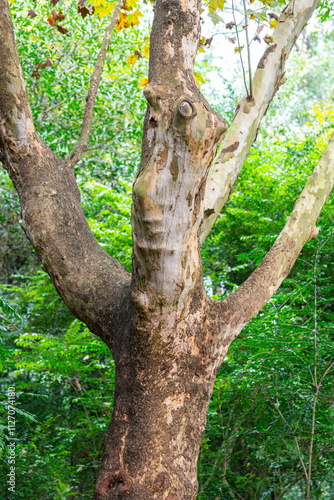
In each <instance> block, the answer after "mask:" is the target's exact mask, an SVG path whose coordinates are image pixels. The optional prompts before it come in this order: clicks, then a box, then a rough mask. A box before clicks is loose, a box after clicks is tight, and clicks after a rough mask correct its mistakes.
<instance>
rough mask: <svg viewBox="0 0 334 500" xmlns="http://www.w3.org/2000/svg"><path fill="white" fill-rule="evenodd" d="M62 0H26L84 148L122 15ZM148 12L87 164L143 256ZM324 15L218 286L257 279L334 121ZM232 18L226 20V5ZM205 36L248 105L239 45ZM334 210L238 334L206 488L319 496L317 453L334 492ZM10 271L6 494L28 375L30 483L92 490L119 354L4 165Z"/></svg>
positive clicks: (49, 115)
mask: <svg viewBox="0 0 334 500" xmlns="http://www.w3.org/2000/svg"><path fill="white" fill-rule="evenodd" d="M52 3H53V2H52ZM52 3H50V2H49V1H43V0H36V1H33V0H31V1H30V2H27V1H23V0H15V2H14V3H13V5H12V13H13V17H14V23H15V27H16V37H17V43H18V48H19V52H20V57H21V61H22V65H23V70H24V76H25V78H26V82H27V85H28V90H29V93H30V96H31V106H32V113H33V117H34V120H35V124H36V127H37V130H38V132H39V134H40V135H41V137H42V139H43V140H44V141H45V142H46V143H47V144H49V145H50V147H51V148H52V149H54V151H55V152H56V153H57V154H58V155H60V156H66V155H67V154H68V153H69V151H70V150H71V149H72V147H73V145H74V143H75V141H76V139H77V138H78V136H79V134H80V126H81V123H82V115H83V111H84V104H85V99H84V97H85V95H86V92H87V88H88V85H89V78H90V75H91V72H92V71H93V68H94V61H95V60H96V57H97V53H98V50H99V47H100V43H101V40H102V37H103V31H104V28H105V26H106V23H107V16H103V15H101V16H100V15H94V16H90V15H88V16H85V17H84V18H83V17H82V16H81V15H78V12H77V5H76V4H75V3H74V2H67V1H65V0H61V1H60V2H58V4H57V12H58V11H62V12H63V13H64V14H65V18H64V19H62V20H61V21H62V22H61V23H58V24H59V25H61V27H62V30H59V29H55V26H54V24H55V23H53V24H52V22H51V21H50V16H51V17H52V14H51V12H52V10H53V6H52ZM56 3H57V2H56ZM30 4H31V5H30ZM143 12H144V16H143V20H142V22H141V24H140V25H135V26H133V27H131V28H128V29H120V30H116V31H115V33H114V35H113V38H112V41H111V46H110V50H109V54H108V56H107V60H106V64H105V68H104V73H103V78H102V81H101V84H100V89H99V93H98V97H97V102H96V106H95V112H94V119H93V126H92V132H91V136H90V142H89V147H88V150H87V151H86V153H85V155H84V158H83V159H82V161H81V162H80V163H79V164H78V165H77V166H76V167H75V174H76V178H77V181H78V184H79V186H80V189H81V193H82V204H83V207H84V211H85V214H86V217H87V219H88V221H89V225H90V227H91V228H92V230H93V232H94V234H95V236H96V237H97V239H98V241H99V243H100V244H101V245H102V247H103V248H104V249H105V250H106V251H107V252H109V253H110V254H111V255H112V256H114V257H116V258H117V259H118V260H119V261H120V262H121V264H122V265H123V266H124V267H125V268H126V269H127V270H129V271H130V270H131V224H130V209H131V188H132V183H133V181H134V179H135V176H136V172H137V168H138V164H139V161H140V149H141V134H142V123H143V118H144V114H145V110H146V101H145V99H144V96H143V93H142V88H143V86H144V85H145V78H146V76H147V66H148V54H149V23H150V14H149V7H148V6H146V5H144V6H143ZM259 12H260V11H259ZM140 13H141V12H140ZM35 14H37V15H35ZM317 16H318V17H317V19H316V20H315V21H314V22H312V24H311V25H310V26H308V27H306V29H305V30H304V32H303V36H302V37H301V38H300V40H299V41H298V42H297V44H296V46H295V49H294V50H293V53H292V55H291V57H290V59H289V62H288V65H287V83H286V84H285V85H284V86H283V87H282V88H281V89H280V90H279V92H278V94H277V96H276V97H275V100H274V102H273V103H272V104H271V106H270V108H269V111H268V113H267V115H266V117H265V119H264V121H263V123H262V125H261V128H260V132H259V134H258V137H257V139H256V141H255V143H254V145H253V148H252V150H251V154H250V155H249V157H248V160H247V162H246V164H245V166H244V169H243V172H242V174H241V176H240V178H239V180H238V185H237V186H236V189H235V191H234V193H233V195H232V196H231V198H230V201H229V202H228V204H227V205H226V207H225V208H224V211H223V213H222V214H221V217H220V218H219V220H218V222H217V223H216V225H215V227H214V229H213V231H212V232H211V234H210V236H209V237H208V238H207V240H206V242H205V244H204V246H203V248H202V259H203V267H204V277H205V283H206V287H207V292H208V294H209V295H210V296H211V297H213V298H215V299H217V300H220V299H222V298H224V297H226V296H227V295H228V294H229V293H231V291H233V290H234V289H235V288H236V287H237V286H238V285H239V284H240V283H242V282H243V281H244V280H245V279H246V278H247V277H248V276H249V275H250V273H251V272H252V271H253V270H254V268H255V267H256V266H257V265H258V263H259V262H260V261H261V259H262V258H263V256H264V255H265V253H266V252H267V251H268V250H269V249H270V247H271V245H272V243H273V242H274V240H275V238H276V237H277V235H278V234H279V232H280V230H281V228H282V227H283V225H284V222H285V220H286V218H287V217H288V215H289V214H290V212H291V210H292V207H293V204H294V201H295V199H296V198H297V196H298V195H299V193H300V191H301V189H302V187H303V186H304V184H305V182H306V180H307V178H308V177H309V175H310V173H311V172H312V170H313V168H314V166H315V165H316V163H317V161H318V160H319V158H320V156H321V153H322V151H323V150H324V148H325V146H326V144H327V142H328V139H329V137H330V134H331V133H332V131H333V127H334V125H333V118H334V105H333V93H334V74H333V71H332V59H333V54H334V33H333V24H332V20H331V16H332V13H331V7H330V5H328V4H322V6H321V7H320V9H318V11H317ZM140 17H141V16H140ZM48 18H49V19H48ZM206 22H209V20H206ZM220 31H221V32H223V33H225V32H226V29H225V25H224V24H223V23H222V24H221V30H220ZM204 43H205V40H204V41H203V44H202V50H200V53H199V55H198V60H197V63H196V64H197V68H196V76H197V80H198V83H199V84H200V85H201V90H202V91H203V93H204V94H205V95H206V96H208V100H209V101H210V104H211V105H213V107H214V108H215V109H216V110H217V111H218V112H219V113H221V114H222V115H223V116H224V117H227V119H228V120H229V122H230V121H231V120H232V117H233V111H234V109H235V104H236V103H237V102H238V100H240V98H241V96H242V95H243V94H244V88H243V80H242V72H241V66H240V59H239V54H238V51H236V53H235V59H234V60H235V63H234V64H231V62H230V61H231V59H230V60H229V63H228V65H229V71H226V70H225V69H224V62H225V67H226V65H227V63H226V58H225V59H224V58H223V57H222V58H220V54H223V53H224V52H225V48H224V47H225V46H226V44H229V43H230V44H231V42H229V41H227V40H226V36H225V35H224V34H222V35H221V36H214V38H213V40H212V42H211V46H210V44H206V45H204ZM254 43H255V42H254ZM232 45H233V44H232ZM263 45H264V42H263V41H262V46H263ZM262 49H263V47H262ZM233 51H235V48H234V47H233ZM244 57H246V56H244ZM255 57H256V56H255ZM111 207H112V208H111ZM333 220H334V206H333V197H331V198H330V199H329V200H328V202H327V204H326V205H325V208H324V210H323V212H322V215H321V218H320V219H319V221H318V227H319V229H320V232H319V236H318V238H317V239H316V240H312V241H311V242H309V243H308V244H307V245H306V247H305V248H304V250H303V252H302V253H301V255H300V257H299V259H298V261H297V263H296V265H295V266H294V268H293V270H292V272H291V273H290V275H289V278H288V279H286V280H285V282H284V283H283V285H282V286H281V288H280V290H279V291H278V292H277V293H276V294H275V295H274V297H273V298H272V300H271V301H270V302H269V304H268V305H267V306H266V307H265V309H264V310H263V311H261V313H259V314H258V315H257V316H256V317H255V318H254V319H253V320H252V321H251V322H250V323H249V325H248V326H247V327H246V328H245V329H244V330H243V332H242V333H241V334H240V335H239V337H238V338H237V340H235V341H234V342H233V344H232V346H231V348H230V350H229V353H228V356H227V358H226V360H225V362H224V363H223V365H222V367H221V369H220V371H219V376H218V378H217V380H216V384H215V389H214V394H213V397H212V401H211V404H210V408H209V413H208V421H207V428H206V433H205V436H204V439H203V442H202V447H201V453H200V458H199V485H200V488H199V494H198V499H201V500H204V499H206V500H213V499H228V500H230V499H241V500H251V499H254V500H260V499H265V498H268V499H271V500H279V499H284V500H293V499H297V498H305V494H306V476H307V475H306V474H305V469H306V470H308V468H309V465H310V462H311V498H314V499H316V498H321V499H329V500H330V499H332V500H333V498H334V495H333V491H334V425H333V422H334V403H333V399H334V397H333V396H334V379H333V371H332V370H331V368H330V367H331V364H332V363H333V362H334V331H333V322H334V300H333V295H334V282H333V274H334V272H333V271H334V236H333V229H334V226H333ZM0 283H1V285H0V333H1V343H0V357H1V370H2V372H1V394H2V396H1V397H2V399H1V402H0V404H1V406H0V409H1V411H2V413H1V415H2V420H1V422H0V424H1V427H0V431H1V434H0V442H1V443H0V444H1V450H2V451H1V455H0V463H1V465H0V498H1V499H2V498H3V499H6V498H9V497H8V496H6V495H8V491H7V487H6V479H7V478H6V474H7V472H8V471H7V464H6V454H5V449H6V445H7V438H8V435H7V434H8V433H7V424H6V421H5V417H6V405H7V398H6V390H7V387H8V386H15V388H16V396H17V399H16V406H17V415H16V419H17V437H18V441H17V447H16V451H17V462H16V467H17V488H16V489H17V491H16V494H15V498H24V499H27V498H29V500H42V499H43V500H56V499H57V500H58V499H64V498H70V497H72V498H77V499H90V498H92V494H93V486H94V483H95V479H96V474H97V471H98V467H99V464H100V460H101V445H102V442H103V437H104V433H105V431H106V428H107V426H108V423H109V420H110V415H111V411H112V399H113V384H114V364H113V360H112V359H111V357H110V353H109V350H108V349H107V348H106V347H105V346H104V344H103V343H102V341H100V340H99V339H98V338H97V337H95V336H94V335H93V334H91V333H90V332H89V331H88V330H87V328H85V326H84V325H83V324H81V323H80V322H79V321H78V320H76V319H75V318H74V317H73V316H71V313H70V312H69V311H68V310H67V308H66V306H65V305H64V304H63V302H62V301H61V299H60V298H59V297H58V295H57V293H56V292H55V291H54V288H53V286H52V284H51V281H50V279H49V277H48V276H47V275H46V274H45V273H44V271H43V270H42V268H41V266H40V263H39V262H38V260H37V258H36V256H35V254H34V252H33V251H32V249H31V247H30V245H29V243H28V241H27V239H26V237H25V235H24V232H23V230H22V228H21V226H20V209H19V203H18V199H17V195H16V193H15V191H14V189H13V186H12V184H11V181H10V180H9V177H8V176H7V174H6V172H5V171H4V170H3V169H2V170H0ZM315 373H317V374H318V380H320V381H321V383H320V385H319V384H318V386H316V384H315V379H316V377H315ZM322 376H323V377H322ZM312 429H313V431H314V432H313V433H312ZM312 434H313V443H312V444H311V441H312Z"/></svg>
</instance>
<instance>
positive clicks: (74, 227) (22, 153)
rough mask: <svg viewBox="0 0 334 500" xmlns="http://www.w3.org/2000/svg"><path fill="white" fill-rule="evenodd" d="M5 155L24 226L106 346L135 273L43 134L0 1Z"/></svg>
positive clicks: (67, 298) (73, 306) (0, 120)
mask: <svg viewBox="0 0 334 500" xmlns="http://www.w3.org/2000/svg"><path fill="white" fill-rule="evenodd" d="M0 47H1V51H0V161H2V162H3V164H4V167H5V168H6V169H7V170H8V173H9V175H10V177H11V179H12V181H13V184H14V186H15V188H16V190H17V192H18V194H19V198H20V203H21V208H22V225H23V228H24V230H25V232H26V234H27V236H28V238H29V240H30V242H31V244H32V245H33V247H34V249H35V250H36V253H37V255H38V257H39V258H40V260H41V261H42V263H43V267H44V269H45V270H46V272H47V273H48V274H49V275H50V277H51V279H52V281H53V283H54V285H55V288H56V290H57V292H58V293H59V295H60V296H61V297H62V299H63V300H64V302H65V303H66V305H67V306H68V307H69V309H70V310H71V311H72V313H73V314H74V315H75V316H76V317H77V318H79V319H80V320H82V321H84V322H85V323H86V324H87V325H88V327H89V328H90V329H91V330H92V331H93V332H94V333H96V334H97V335H99V336H100V337H101V338H102V339H103V340H105V341H106V342H107V343H108V345H110V344H111V340H112V339H111V332H113V331H115V329H116V328H117V324H118V323H122V321H124V318H121V317H119V315H120V313H119V311H120V310H121V304H122V305H123V306H124V305H125V308H126V309H127V313H126V315H127V317H130V316H131V314H130V312H129V308H131V300H130V277H129V275H128V273H126V272H125V271H124V270H123V269H122V268H121V266H120V264H119V263H118V262H117V261H116V260H115V259H113V258H111V257H110V256H109V255H108V254H107V253H106V252H105V251H104V250H103V249H102V248H101V247H100V246H99V244H98V243H97V241H96V239H95V237H94V235H93V233H92V232H91V230H90V228H89V226H88V224H87V221H86V219H85V216H84V213H83V210H82V207H81V205H80V192H79V189H78V187H77V185H76V181H75V177H74V174H73V171H72V170H71V169H70V168H69V167H68V166H67V165H66V164H65V163H64V162H63V161H62V160H60V159H59V158H57V157H56V155H55V154H54V153H53V151H52V150H51V149H50V148H48V147H47V146H46V145H45V144H44V142H43V141H42V140H41V139H40V137H39V136H38V134H37V132H36V130H35V127H34V124H33V121H32V115H31V111H30V106H29V101H28V94H27V91H26V87H25V82H24V79H23V75H22V69H21V65H20V60H19V56H18V52H17V48H16V43H15V38H14V31H13V25H12V19H11V13H10V7H9V3H8V0H0Z"/></svg>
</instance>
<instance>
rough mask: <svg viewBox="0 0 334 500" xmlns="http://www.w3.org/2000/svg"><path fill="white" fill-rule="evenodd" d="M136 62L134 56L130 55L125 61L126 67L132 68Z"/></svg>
mask: <svg viewBox="0 0 334 500" xmlns="http://www.w3.org/2000/svg"><path fill="white" fill-rule="evenodd" d="M136 62H137V57H136V56H135V55H134V54H131V56H129V57H128V58H127V60H126V65H127V67H129V66H133V65H134V64H135V63H136Z"/></svg>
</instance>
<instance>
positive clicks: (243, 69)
mask: <svg viewBox="0 0 334 500" xmlns="http://www.w3.org/2000/svg"><path fill="white" fill-rule="evenodd" d="M232 13H233V20H234V25H235V32H236V35H237V40H238V47H239V56H240V62H241V68H242V74H243V78H244V84H245V89H246V93H247V97H248V98H249V93H248V87H247V82H246V72H245V68H244V62H243V59H242V54H241V45H240V40H239V31H238V28H237V21H236V18H235V12H234V1H233V0H232Z"/></svg>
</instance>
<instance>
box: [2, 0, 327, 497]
mask: <svg viewBox="0 0 334 500" xmlns="http://www.w3.org/2000/svg"><path fill="white" fill-rule="evenodd" d="M317 4H318V1H317V0H316V1H312V0H292V2H291V3H290V4H289V5H287V6H286V7H285V8H284V10H283V11H282V13H281V16H280V18H279V22H278V25H277V28H276V29H275V32H274V34H273V37H272V38H270V37H269V39H268V40H267V42H268V47H267V48H266V50H265V52H264V54H263V57H262V58H261V60H260V62H259V64H258V68H257V70H256V72H255V74H254V77H253V81H252V85H250V87H249V90H247V94H246V96H245V97H244V98H243V99H242V101H241V102H240V104H239V105H238V107H237V110H236V114H235V116H234V119H233V122H232V125H231V126H230V128H229V130H228V131H227V125H226V123H225V121H224V120H223V118H221V117H220V116H219V115H218V114H217V113H216V112H214V111H213V110H212V108H211V107H210V105H209V104H208V102H207V101H206V100H205V98H204V97H203V95H202V94H201V92H200V90H199V88H198V86H197V84H196V81H195V77H194V72H193V66H194V59H195V55H196V52H197V49H198V45H199V43H200V4H197V3H193V4H192V3H189V4H188V3H187V2H183V1H180V2H179V1H169V0H166V1H164V2H162V1H159V2H157V4H156V7H155V15H154V22H153V26H152V32H151V45H150V65H149V84H148V85H147V86H146V88H145V91H144V92H145V97H146V99H147V102H148V107H147V112H146V117H145V121H144V128H143V144H142V161H141V166H140V169H139V173H138V177H137V180H136V182H135V184H134V188H133V205H132V224H133V256H132V263H133V271H132V275H131V276H130V274H129V273H127V272H126V271H125V270H124V269H123V268H122V267H121V265H120V264H119V263H118V262H117V261H116V260H115V259H113V258H111V257H110V256H109V255H108V254H107V253H106V252H105V251H104V250H103V249H102V248H101V247H100V246H99V245H98V243H97V241H96V239H95V238H94V236H93V234H92V232H91V230H90V228H89V226H88V224H87V222H86V220H85V217H84V214H83V211H82V208H81V205H80V193H79V190H78V187H77V185H76V181H75V177H74V174H73V171H72V167H73V166H74V165H75V164H76V163H77V162H78V161H79V159H80V157H81V154H82V153H83V152H84V150H85V148H86V147H87V143H88V138H89V130H90V125H91V120H92V114H93V107H94V102H95V97H96V93H97V88H98V83H99V80H100V77H101V72H102V67H103V61H104V57H105V54H106V52H107V50H108V45H109V41H110V37H111V34H112V31H113V29H114V26H115V24H116V22H117V18H118V15H119V12H120V9H121V2H120V1H118V2H117V3H116V5H115V7H114V10H113V13H112V17H111V21H110V24H109V25H108V27H107V30H106V33H105V38H104V40H103V43H102V47H101V51H100V54H99V57H98V61H97V65H96V68H95V71H94V73H93V75H92V78H91V86H90V89H89V92H88V95H87V106H86V110H85V116H84V119H83V127H82V134H81V137H80V139H79V141H78V143H77V145H76V147H75V148H74V149H73V151H72V152H71V154H70V155H69V157H68V158H67V159H66V160H65V161H64V160H62V159H60V158H58V157H57V156H56V155H55V154H54V153H53V151H52V150H51V149H50V148H48V146H47V145H46V144H45V143H44V142H43V141H42V140H41V138H40V137H39V136H38V134H37V132H36V130H35V128H34V124H33V121H32V117H31V112H30V108H29V101H28V95H27V91H26V88H25V84H24V79H23V76H22V70H21V66H20V61H19V57H18V53H17V48H16V44H15V39H14V32H13V26H12V21H11V13H10V6H9V3H8V0H0V38H1V41H0V43H1V45H0V46H1V47H3V49H2V52H1V54H0V81H1V90H0V120H1V129H0V130H1V135H0V159H1V161H2V163H3V165H4V167H5V168H6V169H7V170H8V172H9V175H10V177H11V179H12V181H13V184H14V186H15V188H16V190H17V192H18V194H19V198H20V203H21V208H22V224H23V227H24V229H25V232H26V234H27V236H28V238H29V240H30V242H31V243H32V245H33V247H34V249H35V251H36V253H37V255H38V257H39V258H40V260H41V261H42V263H43V267H44V269H45V270H46V271H47V273H48V274H49V275H50V277H51V279H52V281H53V283H54V286H55V288H56V290H57V292H58V293H59V295H60V296H61V297H62V299H63V300H64V302H65V304H66V305H67V306H68V308H69V309H70V310H71V311H72V313H73V314H74V315H75V316H76V317H77V318H79V319H80V320H81V321H83V322H84V323H85V324H86V325H87V326H88V328H89V329H90V330H91V331H92V332H93V333H95V334H96V335H98V336H99V337H100V338H101V339H102V340H103V341H104V342H105V343H106V344H107V346H108V347H109V349H110V350H111V352H112V355H113V357H114V360H115V364H116V382H115V383H116V386H115V400H114V409H113V415H112V420H111V424H110V427H109V429H108V432H107V435H106V439H105V444H104V452H103V459H102V465H101V470H100V474H99V477H98V479H97V484H96V491H95V497H94V498H95V499H96V500H104V499H107V498H132V499H139V498H140V499H161V498H165V499H169V500H173V499H175V500H176V499H189V500H190V499H193V498H195V496H196V492H197V478H196V462H197V457H198V452H199V446H200V443H201V438H202V434H203V432H204V428H205V421H206V413H207V409H208V404H209V400H210V397H211V393H212V390H213V385H214V381H215V376H216V374H217V370H218V368H219V366H220V365H221V363H222V361H223V360H224V358H225V356H226V353H227V351H228V348H229V346H230V344H231V342H232V341H233V340H234V339H235V338H236V337H237V335H238V334H239V333H240V331H241V330H242V329H243V327H244V326H245V325H246V324H247V323H248V322H249V321H250V319H251V318H252V317H253V316H254V315H256V314H257V312H258V311H259V310H260V309H261V308H262V307H263V306H264V305H265V304H266V303H267V302H268V300H269V299H270V298H271V297H272V295H273V294H274V292H275V291H276V290H277V289H278V288H279V286H280V285H281V283H282V282H283V280H284V279H285V278H286V276H287V275H288V273H289V271H290V270H291V268H292V266H293V264H294V262H295V260H296V259H297V257H298V255H299V252H300V251H301V249H302V247H303V245H304V244H305V243H306V242H307V241H308V240H309V239H311V238H315V237H316V236H317V229H316V226H315V223H316V220H317V218H318V216H319V215H320V212H321V209H322V207H323V205H324V203H325V200H326V198H327V196H328V195H329V193H330V191H331V188H332V186H333V182H334V165H333V162H334V151H333V143H334V138H333V137H332V139H331V140H330V142H329V145H328V147H327V148H326V151H325V153H324V154H323V156H322V158H321V160H320V161H319V163H318V165H317V166H316V168H315V169H314V171H313V174H312V175H311V177H310V179H309V180H308V182H307V184H306V186H305V188H304V190H303V192H302V193H301V195H300V197H299V198H298V199H297V201H296V203H295V206H294V209H293V212H292V214H291V216H290V217H289V218H288V220H287V222H286V224H285V226H284V228H283V230H282V232H281V233H280V235H279V236H278V238H277V240H276V242H275V243H274V245H273V247H272V248H271V250H270V251H269V252H268V253H267V255H266V256H265V257H264V259H263V260H262V262H261V264H260V265H259V266H258V268H257V269H256V270H255V271H254V272H253V273H252V274H251V276H250V277H249V278H248V279H247V280H246V281H245V282H244V283H243V284H242V285H241V286H240V287H239V288H238V289H237V290H236V291H235V292H234V293H232V294H231V295H229V296H228V297H227V298H226V299H224V300H222V301H213V300H211V299H209V298H208V297H207V295H206V293H205V289H204V284H203V280H202V266H201V257H200V243H201V242H203V241H204V239H205V237H206V236H207V234H209V232H210V230H211V228H212V226H213V224H214V222H215V221H216V219H217V217H218V214H219V212H220V210H221V209H222V207H223V206H224V204H225V203H226V201H227V200H228V197H229V194H230V193H231V191H232V189H233V185H234V183H235V181H236V179H237V177H238V175H239V173H240V171H241V168H242V165H243V163H244V161H245V158H246V157H247V155H248V153H249V151H250V148H251V145H252V143H253V141H254V140H255V137H256V133H257V130H258V128H259V126H260V122H261V119H262V117H263V116H264V114H265V112H266V110H267V108H268V106H269V104H270V102H271V100H272V99H273V97H274V95H275V93H276V91H277V90H278V88H279V87H280V86H281V85H282V84H283V83H284V71H285V69H284V68H285V61H286V58H287V57H288V55H289V53H290V51H291V49H292V47H293V45H294V43H295V40H296V39H297V38H298V36H299V34H300V33H301V31H302V29H303V27H304V26H305V24H306V23H307V22H308V20H309V19H310V17H311V15H312V14H313V12H314V10H315V8H316V7H317ZM239 50H240V47H239ZM223 139H224V143H223V146H222V148H221V149H220V152H219V154H218V155H217V156H216V153H217V151H218V148H219V145H220V143H221V142H222V140H223ZM212 162H213V163H212ZM211 164H212V165H211Z"/></svg>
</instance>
